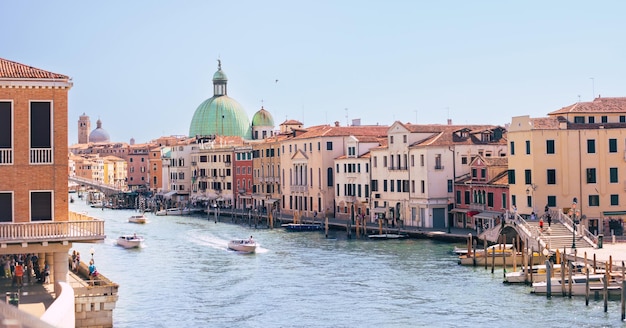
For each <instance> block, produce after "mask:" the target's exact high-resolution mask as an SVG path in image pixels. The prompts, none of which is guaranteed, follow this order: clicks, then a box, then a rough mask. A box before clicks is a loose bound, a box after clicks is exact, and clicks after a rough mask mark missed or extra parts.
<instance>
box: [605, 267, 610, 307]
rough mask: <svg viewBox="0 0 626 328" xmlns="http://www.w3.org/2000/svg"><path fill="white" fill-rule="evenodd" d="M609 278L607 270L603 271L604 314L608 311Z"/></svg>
mask: <svg viewBox="0 0 626 328" xmlns="http://www.w3.org/2000/svg"><path fill="white" fill-rule="evenodd" d="M609 258H610V257H609ZM609 278H610V276H609V270H604V312H607V311H608V310H609Z"/></svg>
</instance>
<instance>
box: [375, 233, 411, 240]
mask: <svg viewBox="0 0 626 328" xmlns="http://www.w3.org/2000/svg"><path fill="white" fill-rule="evenodd" d="M408 236H409V235H406V234H398V233H382V234H373V235H367V237H368V238H369V239H375V240H380V239H402V238H407V237H408Z"/></svg>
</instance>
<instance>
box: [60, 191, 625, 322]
mask: <svg viewBox="0 0 626 328" xmlns="http://www.w3.org/2000/svg"><path fill="white" fill-rule="evenodd" d="M70 209H71V210H73V211H76V212H87V213H88V214H89V215H91V216H94V217H97V218H101V219H104V220H105V221H106V223H105V230H106V234H107V239H106V241H105V242H104V243H101V244H74V249H76V250H78V251H80V253H81V259H82V260H83V261H88V260H89V258H90V257H91V255H90V254H89V253H90V249H91V248H93V250H94V256H93V257H94V259H95V263H96V266H97V268H98V271H99V272H101V273H102V274H104V275H106V276H107V277H108V278H110V279H111V280H113V281H114V282H117V283H118V284H119V285H120V288H119V300H118V302H117V307H116V308H115V310H114V312H113V323H114V326H115V327H196V326H202V327H235V326H236V327H379V328H381V327H478V326H480V327H498V326H500V327H501V326H507V327H531V326H536V327H571V326H577V327H622V326H623V324H622V322H621V321H620V303H619V302H610V303H609V312H608V313H604V312H603V302H602V301H592V302H591V303H590V305H589V307H585V300H584V298H573V299H568V298H561V297H554V298H552V299H551V300H547V299H546V298H545V297H540V296H536V295H532V294H530V288H529V287H527V286H512V285H504V284H502V274H503V272H502V270H496V272H495V273H494V274H491V270H490V269H489V270H485V269H484V268H482V267H481V268H472V267H462V266H459V265H457V262H456V258H455V256H454V255H452V254H451V253H450V250H451V249H452V248H453V247H454V244H449V243H442V242H436V241H432V240H424V239H419V240H415V239H410V240H388V241H370V240H365V239H360V240H356V239H351V240H349V239H347V238H346V235H345V233H339V232H337V233H334V234H332V235H331V236H329V237H330V238H325V236H324V233H319V232H302V233H293V232H292V233H289V232H285V231H283V230H282V229H273V230H270V229H253V228H249V227H246V226H242V225H238V224H232V223H229V222H230V218H223V219H222V220H223V221H225V222H218V223H215V222H214V220H213V218H211V220H209V219H208V218H207V217H206V216H204V217H202V216H154V215H152V214H150V213H148V214H147V215H148V216H149V220H150V222H149V223H147V224H145V225H138V224H133V223H128V222H127V219H128V217H129V216H130V215H132V214H134V212H133V211H131V210H110V209H105V210H101V209H95V208H90V207H88V206H87V205H86V204H84V202H82V201H80V200H78V201H77V202H76V203H73V204H71V205H70ZM126 233H137V234H138V235H143V236H144V237H145V238H146V241H145V247H143V248H141V249H123V248H121V247H119V246H116V242H115V240H116V238H117V237H118V236H119V235H121V234H126ZM251 235H252V236H254V239H255V240H257V242H259V243H260V245H261V248H260V250H259V251H258V253H257V254H240V253H237V252H233V251H229V250H228V249H227V242H228V240H230V239H233V238H247V237H250V236H251Z"/></svg>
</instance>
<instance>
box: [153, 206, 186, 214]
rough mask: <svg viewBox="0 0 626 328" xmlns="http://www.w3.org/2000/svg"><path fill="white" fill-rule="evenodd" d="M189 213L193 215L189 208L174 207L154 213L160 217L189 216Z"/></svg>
mask: <svg viewBox="0 0 626 328" xmlns="http://www.w3.org/2000/svg"><path fill="white" fill-rule="evenodd" d="M189 213H191V211H190V210H189V209H188V208H178V207H173V208H168V209H166V210H160V211H157V212H156V213H154V215H158V216H164V215H187V214H189Z"/></svg>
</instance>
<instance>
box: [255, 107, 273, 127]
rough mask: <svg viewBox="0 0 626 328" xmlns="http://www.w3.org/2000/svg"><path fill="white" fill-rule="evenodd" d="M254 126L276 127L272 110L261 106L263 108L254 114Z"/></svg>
mask: <svg viewBox="0 0 626 328" xmlns="http://www.w3.org/2000/svg"><path fill="white" fill-rule="evenodd" d="M252 126H257V127H258V126H269V127H272V128H273V127H274V118H273V117H272V114H270V112H268V111H266V110H265V108H263V107H262V106H261V109H260V110H259V111H258V112H256V113H254V116H252Z"/></svg>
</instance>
